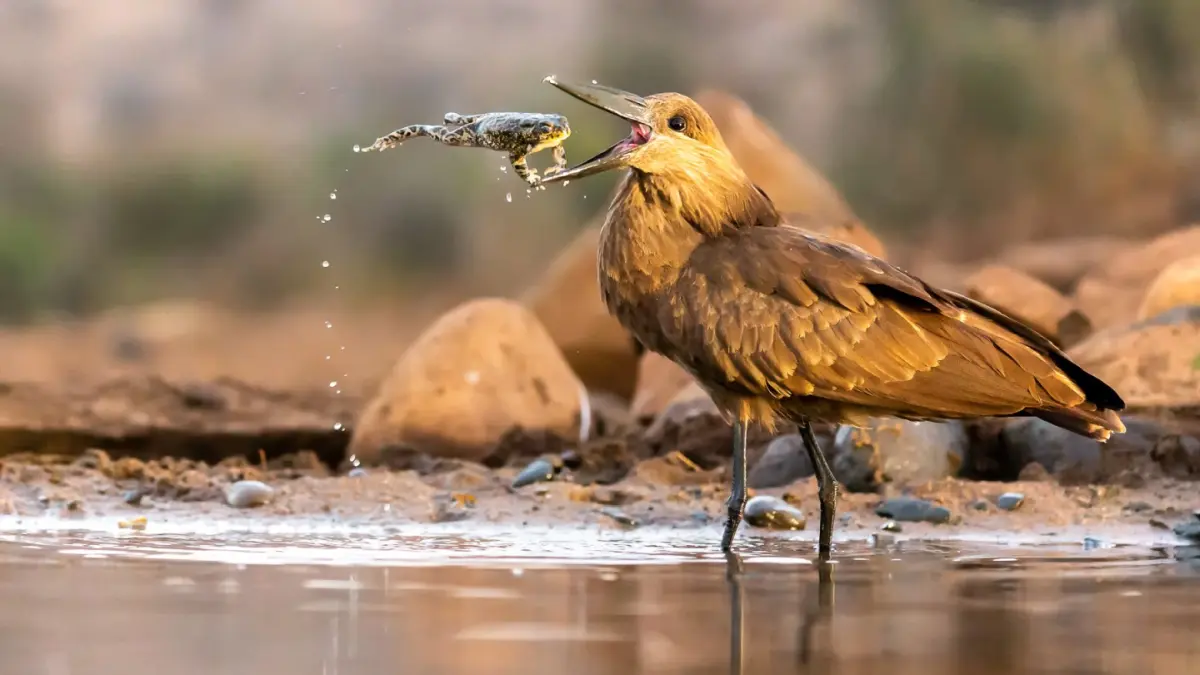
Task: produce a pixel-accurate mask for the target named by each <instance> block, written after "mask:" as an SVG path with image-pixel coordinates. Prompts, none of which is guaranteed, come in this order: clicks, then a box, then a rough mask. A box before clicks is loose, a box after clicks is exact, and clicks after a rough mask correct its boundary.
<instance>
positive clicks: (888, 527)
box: [879, 520, 904, 532]
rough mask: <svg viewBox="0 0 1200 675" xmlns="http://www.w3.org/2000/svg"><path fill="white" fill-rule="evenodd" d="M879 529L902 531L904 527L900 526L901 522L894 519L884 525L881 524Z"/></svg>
mask: <svg viewBox="0 0 1200 675" xmlns="http://www.w3.org/2000/svg"><path fill="white" fill-rule="evenodd" d="M879 529H881V530H883V531H884V532H900V531H902V530H903V529H904V528H902V527H900V523H897V522H896V521H894V520H889V521H887V522H886V523H884V524H883V525H880V526H879Z"/></svg>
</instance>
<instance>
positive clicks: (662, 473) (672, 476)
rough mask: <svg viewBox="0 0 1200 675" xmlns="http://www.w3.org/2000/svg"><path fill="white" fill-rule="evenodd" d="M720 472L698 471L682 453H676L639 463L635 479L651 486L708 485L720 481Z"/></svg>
mask: <svg viewBox="0 0 1200 675" xmlns="http://www.w3.org/2000/svg"><path fill="white" fill-rule="evenodd" d="M718 472H719V470H713V471H698V470H697V467H696V466H695V464H692V463H691V462H690V461H688V460H687V459H686V457H684V455H683V454H682V453H679V452H675V453H671V454H669V455H664V456H662V457H652V458H650V459H647V460H645V461H642V462H638V464H637V466H635V467H634V469H633V477H634V478H636V479H638V480H640V481H643V482H645V483H647V484H649V485H707V484H709V483H713V482H714V481H717V480H718V479H719V475H718Z"/></svg>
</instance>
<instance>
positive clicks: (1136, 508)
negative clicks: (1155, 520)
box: [1125, 502, 1154, 513]
mask: <svg viewBox="0 0 1200 675" xmlns="http://www.w3.org/2000/svg"><path fill="white" fill-rule="evenodd" d="M1125 510H1126V511H1128V512H1130V513H1145V512H1146V511H1153V510H1154V507H1153V506H1151V505H1150V504H1148V503H1146V502H1129V503H1128V504H1126V505H1125Z"/></svg>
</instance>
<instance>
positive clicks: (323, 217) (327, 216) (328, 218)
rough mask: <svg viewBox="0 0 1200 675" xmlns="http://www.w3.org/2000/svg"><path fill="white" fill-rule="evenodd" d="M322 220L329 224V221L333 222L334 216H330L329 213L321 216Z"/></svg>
mask: <svg viewBox="0 0 1200 675" xmlns="http://www.w3.org/2000/svg"><path fill="white" fill-rule="evenodd" d="M321 220H323V221H325V222H327V223H328V222H329V221H331V220H333V216H331V215H329V214H328V213H326V214H325V215H323V216H321Z"/></svg>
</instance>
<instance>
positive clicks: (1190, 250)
mask: <svg viewBox="0 0 1200 675" xmlns="http://www.w3.org/2000/svg"><path fill="white" fill-rule="evenodd" d="M1196 255H1200V225H1191V226H1189V227H1182V228H1179V229H1177V230H1172V231H1170V232H1167V233H1165V234H1163V235H1160V236H1159V237H1157V238H1155V239H1152V240H1150V241H1149V242H1146V243H1144V244H1142V245H1140V246H1135V247H1132V248H1130V249H1127V250H1124V251H1120V252H1119V253H1117V254H1114V255H1113V256H1112V257H1111V258H1110V259H1109V260H1107V261H1104V262H1103V263H1101V264H1099V265H1098V266H1097V267H1096V268H1095V269H1093V270H1092V271H1091V272H1089V273H1088V274H1086V275H1085V276H1084V277H1083V278H1082V279H1080V280H1079V284H1078V286H1077V287H1076V289H1075V296H1074V300H1075V304H1076V306H1078V307H1079V309H1080V310H1081V311H1083V313H1084V314H1086V315H1087V317H1088V319H1090V320H1091V322H1092V324H1093V325H1094V326H1096V327H1097V328H1107V327H1110V326H1123V325H1127V324H1129V323H1130V322H1132V321H1133V320H1134V319H1135V318H1136V317H1137V315H1138V309H1139V307H1140V306H1141V304H1142V301H1143V299H1144V298H1145V296H1146V292H1147V290H1148V289H1149V288H1150V285H1151V283H1153V282H1154V280H1155V278H1156V277H1158V276H1159V274H1160V273H1161V272H1162V271H1163V270H1164V269H1165V268H1166V267H1168V266H1170V265H1171V264H1172V263H1174V262H1176V261H1178V260H1183V259H1184V258H1190V257H1193V256H1196Z"/></svg>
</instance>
